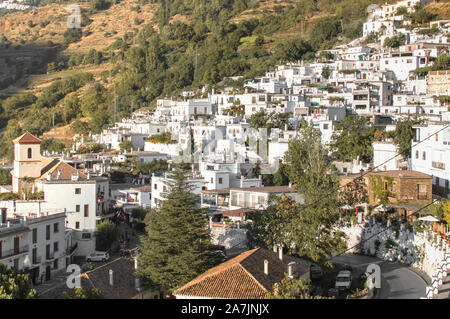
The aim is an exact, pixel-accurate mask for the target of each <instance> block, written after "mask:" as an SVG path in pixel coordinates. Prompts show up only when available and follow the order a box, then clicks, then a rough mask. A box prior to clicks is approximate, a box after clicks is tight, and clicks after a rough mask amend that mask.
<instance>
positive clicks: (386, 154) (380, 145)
mask: <svg viewBox="0 0 450 319" xmlns="http://www.w3.org/2000/svg"><path fill="white" fill-rule="evenodd" d="M372 146H373V166H374V167H375V168H376V169H375V170H376V171H397V170H399V169H402V168H403V167H406V165H407V163H406V162H405V161H404V160H403V158H402V156H401V155H399V153H398V147H397V145H395V144H394V143H393V142H389V141H386V142H384V141H383V142H381V141H380V142H373V144H372Z"/></svg>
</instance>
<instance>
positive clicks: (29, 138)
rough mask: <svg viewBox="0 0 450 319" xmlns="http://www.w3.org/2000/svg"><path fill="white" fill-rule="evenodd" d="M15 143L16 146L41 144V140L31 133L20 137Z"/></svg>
mask: <svg viewBox="0 0 450 319" xmlns="http://www.w3.org/2000/svg"><path fill="white" fill-rule="evenodd" d="M13 142H14V144H41V140H40V139H38V138H37V137H36V136H34V135H32V134H31V133H29V132H26V133H24V134H22V135H20V136H19V137H18V138H16V139H15V140H13Z"/></svg>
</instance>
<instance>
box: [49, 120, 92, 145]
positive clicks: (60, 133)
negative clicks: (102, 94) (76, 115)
mask: <svg viewBox="0 0 450 319" xmlns="http://www.w3.org/2000/svg"><path fill="white" fill-rule="evenodd" d="M90 120H91V119H90V118H89V117H82V118H80V121H82V122H89V121H90ZM74 136H75V134H74V133H73V132H72V130H71V129H70V125H65V126H61V127H54V128H52V129H51V130H50V131H48V132H45V133H44V134H42V137H43V138H45V139H49V138H55V139H58V140H60V141H61V142H63V143H68V142H70V141H72V140H73V137H74Z"/></svg>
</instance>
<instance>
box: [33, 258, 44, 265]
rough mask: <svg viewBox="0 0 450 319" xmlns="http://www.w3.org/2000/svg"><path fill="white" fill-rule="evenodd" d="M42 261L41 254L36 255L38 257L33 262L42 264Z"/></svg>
mask: <svg viewBox="0 0 450 319" xmlns="http://www.w3.org/2000/svg"><path fill="white" fill-rule="evenodd" d="M41 261H42V257H41V256H39V257H36V258H35V259H34V260H33V261H32V263H33V265H40V264H41Z"/></svg>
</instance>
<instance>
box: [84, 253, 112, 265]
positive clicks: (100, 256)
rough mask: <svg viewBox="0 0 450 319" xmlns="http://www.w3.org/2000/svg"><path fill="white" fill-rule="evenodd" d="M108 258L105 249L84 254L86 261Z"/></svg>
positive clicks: (105, 259)
mask: <svg viewBox="0 0 450 319" xmlns="http://www.w3.org/2000/svg"><path fill="white" fill-rule="evenodd" d="M107 260H109V254H108V252H106V251H96V252H93V253H92V254H90V255H88V256H86V261H87V262H91V261H107Z"/></svg>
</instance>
